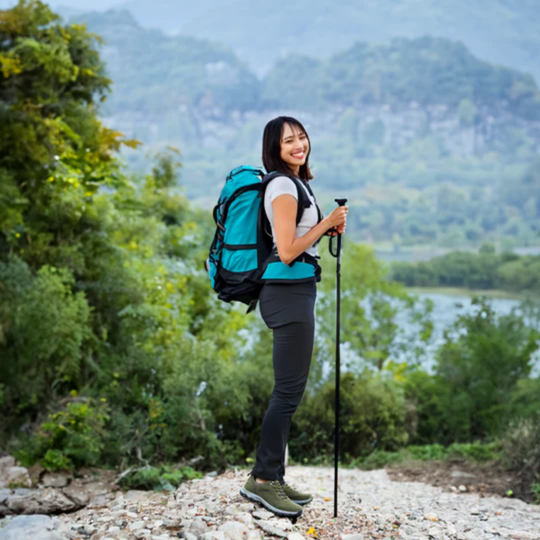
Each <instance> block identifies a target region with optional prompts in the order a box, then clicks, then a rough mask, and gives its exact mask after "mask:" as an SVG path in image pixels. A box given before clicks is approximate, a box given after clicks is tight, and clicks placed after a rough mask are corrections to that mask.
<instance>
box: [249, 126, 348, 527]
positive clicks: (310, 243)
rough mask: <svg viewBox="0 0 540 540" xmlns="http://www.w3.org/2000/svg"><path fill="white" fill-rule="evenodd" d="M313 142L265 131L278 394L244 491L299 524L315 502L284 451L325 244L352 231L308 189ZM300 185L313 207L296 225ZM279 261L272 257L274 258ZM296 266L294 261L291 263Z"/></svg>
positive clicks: (341, 214)
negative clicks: (289, 472) (293, 476)
mask: <svg viewBox="0 0 540 540" xmlns="http://www.w3.org/2000/svg"><path fill="white" fill-rule="evenodd" d="M310 149H311V148H310V142H309V137H308V134H307V132H306V130H305V129H304V127H303V126H302V124H301V123H300V122H299V121H298V120H296V119H295V118H292V117H289V116H279V117H277V118H275V119H273V120H271V121H270V122H268V124H267V125H266V127H265V128H264V134H263V143H262V161H263V165H264V167H265V169H266V171H267V172H271V171H277V172H280V173H283V175H282V176H281V175H280V176H276V177H274V178H272V179H271V180H270V181H269V182H268V185H267V186H266V190H265V196H264V210H265V212H266V216H267V218H268V221H269V223H270V225H271V229H272V237H273V242H274V259H273V262H271V263H270V264H268V267H267V270H266V272H265V273H264V274H263V279H264V278H265V277H266V278H267V280H266V282H265V283H264V285H263V287H262V290H261V293H260V295H259V308H260V313H261V316H262V318H263V320H264V322H265V324H266V325H267V326H268V328H271V329H272V331H273V351H272V361H273V367H274V389H273V392H272V396H271V398H270V403H269V405H268V409H267V411H266V414H265V417H264V420H263V423H262V427H261V435H260V442H259V446H258V448H257V458H256V463H255V466H254V467H253V469H252V470H251V471H250V473H249V478H248V479H247V481H246V483H245V484H244V486H243V487H242V488H241V490H240V493H241V494H242V495H243V496H244V497H246V498H248V499H250V500H253V501H257V502H259V503H261V504H262V505H263V506H265V507H266V508H268V509H269V510H270V511H272V512H274V513H275V514H277V515H280V516H287V517H291V518H296V517H298V516H300V515H301V514H302V511H303V508H302V505H304V504H307V503H309V502H310V501H311V500H312V496H311V495H310V494H309V493H303V492H300V491H297V490H296V489H294V488H293V487H292V486H291V485H289V484H288V483H287V482H285V479H284V476H285V466H284V459H285V447H286V445H287V439H288V434H289V428H290V424H291V419H292V416H293V414H294V412H295V411H296V409H297V407H298V405H299V404H300V401H301V399H302V396H303V394H304V390H305V388H306V384H307V379H308V375H309V369H310V365H311V356H312V353H313V343H314V335H315V299H316V293H317V287H316V283H317V282H318V281H320V267H319V265H318V263H317V259H319V258H320V257H319V255H318V245H317V244H318V242H319V240H320V238H321V237H322V236H323V235H327V236H334V235H336V234H343V233H344V232H345V225H346V220H347V212H348V207H347V206H340V207H337V208H335V209H334V210H333V211H332V213H331V214H330V215H329V216H328V217H326V218H323V217H322V214H321V213H320V211H319V209H318V206H317V204H316V199H315V197H314V196H313V192H312V190H311V188H310V186H308V182H309V180H311V179H312V178H313V175H312V173H311V171H310V168H309V164H308V159H309V154H310ZM290 176H294V177H295V178H296V179H298V180H300V182H301V185H302V189H304V190H305V195H306V197H307V198H309V200H310V201H311V205H310V206H309V207H304V211H303V214H302V218H301V220H300V221H299V223H298V226H297V225H296V215H297V210H298V204H299V201H298V191H297V186H296V185H295V181H294V180H293V179H291V178H290ZM298 189H300V188H298ZM271 260H272V259H271ZM291 263H294V264H292V265H291Z"/></svg>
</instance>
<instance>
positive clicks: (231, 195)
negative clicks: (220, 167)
mask: <svg viewBox="0 0 540 540" xmlns="http://www.w3.org/2000/svg"><path fill="white" fill-rule="evenodd" d="M276 176H288V177H289V178H291V180H293V181H294V183H295V185H296V188H297V190H298V201H299V204H298V212H297V215H296V225H298V223H299V222H300V220H301V219H302V214H303V212H304V208H308V207H309V206H311V204H312V202H311V200H310V199H309V197H308V196H307V194H306V192H305V190H304V189H303V187H302V186H301V185H300V183H301V182H302V183H303V184H304V185H305V186H306V187H307V189H308V191H309V193H310V194H311V195H312V196H313V192H312V191H311V188H310V187H309V185H308V182H304V180H299V179H298V178H296V177H294V176H292V175H291V176H289V175H283V173H280V172H275V171H274V172H271V173H268V174H265V173H264V171H263V170H262V169H260V168H256V167H252V166H250V165H241V166H239V167H236V168H234V169H233V170H232V171H231V172H230V173H229V174H228V176H227V178H226V180H225V185H224V186H223V188H222V190H221V193H220V196H219V199H218V202H217V204H216V205H215V207H214V209H213V212H212V215H213V218H214V222H215V224H216V232H215V234H214V239H213V241H212V244H211V246H210V252H209V256H208V258H207V259H206V261H205V263H204V267H205V269H206V271H207V272H208V277H209V279H210V284H211V287H212V289H213V290H214V291H216V292H217V293H218V298H219V299H220V300H223V301H224V302H232V301H239V302H242V303H244V304H247V305H248V306H249V308H248V310H247V311H246V313H249V312H250V311H252V310H253V309H255V306H256V305H257V301H258V298H259V293H260V291H261V289H262V286H263V285H264V283H266V282H273V283H283V282H291V281H293V282H303V281H310V280H312V279H315V280H316V281H320V280H321V278H320V272H321V269H320V266H319V264H318V262H317V259H319V258H320V257H314V256H312V255H310V254H308V253H305V252H304V253H301V254H300V255H299V256H298V257H297V258H296V259H295V260H294V261H292V262H291V263H290V264H288V265H287V264H284V263H283V262H282V261H281V259H280V258H279V255H278V253H277V248H273V238H272V233H271V226H270V222H269V221H268V218H267V216H266V212H265V211H264V193H265V190H266V187H267V186H268V183H269V182H270V180H272V179H273V178H275V177H276ZM315 205H316V207H317V213H318V221H319V222H320V221H321V220H322V219H323V217H322V213H321V210H320V209H319V206H318V205H317V204H315ZM319 241H320V238H319V240H317V242H315V244H314V245H316V244H317V243H318V242H319Z"/></svg>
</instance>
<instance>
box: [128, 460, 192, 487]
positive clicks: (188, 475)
mask: <svg viewBox="0 0 540 540" xmlns="http://www.w3.org/2000/svg"><path fill="white" fill-rule="evenodd" d="M201 477H202V473H200V472H199V471H196V470H195V469H193V467H190V466H188V465H185V466H182V467H177V468H173V467H171V466H169V465H161V466H160V467H145V468H143V469H137V470H135V471H133V472H132V473H130V474H127V475H126V476H124V477H123V478H122V479H121V480H120V485H121V487H122V488H124V489H153V490H155V491H162V490H167V491H173V490H174V489H175V488H177V487H178V486H179V485H180V484H181V483H182V482H184V481H185V480H191V479H192V478H201Z"/></svg>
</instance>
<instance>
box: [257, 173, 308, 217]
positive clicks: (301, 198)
mask: <svg viewBox="0 0 540 540" xmlns="http://www.w3.org/2000/svg"><path fill="white" fill-rule="evenodd" d="M276 176H286V177H287V178H290V179H291V180H292V181H293V182H294V185H295V186H296V192H297V194H298V210H297V212H296V225H297V226H298V224H299V223H300V220H301V219H302V215H303V214H304V208H309V207H310V206H311V201H310V200H309V197H307V195H306V192H305V191H304V188H303V187H302V186H301V185H300V181H299V180H298V179H297V178H295V177H294V176H292V175H288V174H284V173H280V172H276V171H274V172H271V173H268V174H267V175H265V176H264V178H263V179H262V183H263V187H262V189H261V194H262V195H261V196H263V197H264V193H265V191H266V187H267V186H268V183H269V182H270V181H271V180H273V179H274V178H276Z"/></svg>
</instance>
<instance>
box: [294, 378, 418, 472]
mask: <svg viewBox="0 0 540 540" xmlns="http://www.w3.org/2000/svg"><path fill="white" fill-rule="evenodd" d="M340 394H341V396H340V404H341V407H340V409H341V410H340V459H343V458H344V456H347V455H348V456H352V457H353V458H358V457H363V456H367V455H369V454H371V453H372V451H373V450H374V449H376V450H384V451H394V450H397V449H399V448H401V447H402V446H404V445H405V444H406V443H407V439H408V435H407V432H406V430H405V412H404V399H403V395H402V392H401V391H400V388H399V386H398V385H397V384H395V383H394V382H393V381H391V380H385V379H383V377H382V376H381V375H380V374H376V375H370V374H362V375H356V376H355V375H354V374H352V373H351V372H346V373H345V374H343V375H342V378H341V381H340ZM334 426H335V384H334V383H331V382H327V383H325V384H324V385H323V386H322V387H321V389H320V390H319V391H318V392H317V393H315V394H314V395H313V396H312V395H308V394H306V395H305V396H304V399H303V401H302V403H301V405H300V406H299V408H298V410H297V412H296V414H295V416H294V417H293V421H292V425H291V432H290V436H289V441H290V452H291V455H294V457H295V459H297V460H301V459H303V458H308V460H309V461H310V462H311V461H313V460H315V459H316V458H317V457H318V456H321V455H326V456H333V452H334Z"/></svg>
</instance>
